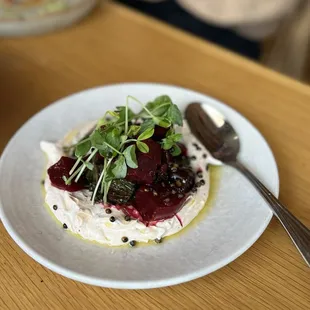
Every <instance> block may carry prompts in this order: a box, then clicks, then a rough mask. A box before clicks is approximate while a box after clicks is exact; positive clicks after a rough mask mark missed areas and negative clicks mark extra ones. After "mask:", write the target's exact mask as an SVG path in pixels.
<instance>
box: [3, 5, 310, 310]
mask: <svg viewBox="0 0 310 310" xmlns="http://www.w3.org/2000/svg"><path fill="white" fill-rule="evenodd" d="M124 81H126V82H127V81H149V82H162V83H169V84H176V85H181V86H185V87H188V88H192V89H194V90H198V91H201V92H203V93H206V94H208V95H210V96H213V97H215V98H218V99H220V100H222V101H223V102H225V103H227V104H229V105H230V106H232V107H233V108H235V109H237V110H238V111H240V112H241V113H242V114H244V115H245V116H246V117H247V118H248V119H249V120H250V121H252V122H253V124H254V125H255V126H257V127H258V128H259V130H260V131H261V132H262V134H264V135H265V137H266V138H267V140H268V142H269V143H270V145H271V148H272V150H273V152H274V154H275V157H276V159H277V162H278V166H279V171H280V179H281V182H280V183H281V190H280V197H281V199H282V201H283V202H284V203H286V204H287V205H288V206H289V208H290V210H291V211H292V212H293V213H294V214H295V215H296V216H298V217H299V218H300V219H301V220H302V221H303V222H304V223H305V224H306V225H307V226H310V203H309V201H310V178H309V175H310V161H309V159H310V139H309V136H310V126H309V124H310V88H309V87H308V86H305V85H303V84H300V83H298V82H296V81H293V80H290V79H288V78H286V77H284V76H281V75H279V74H277V73H274V72H272V71H270V70H268V69H265V68H263V67H261V66H260V65H257V64H254V63H252V62H250V61H247V60H245V59H243V58H241V57H239V56H236V55H234V54H231V53H229V52H227V51H224V50H222V49H220V48H218V47H215V46H213V45H211V44H208V43H206V42H204V41H202V40H200V39H197V38H194V37H193V36H190V35H187V34H185V33H182V32H180V31H178V30H175V29H173V28H171V27H169V26H167V25H165V24H162V23H160V22H157V21H155V20H152V19H150V18H148V17H145V16H142V15H140V14H138V13H136V12H134V11H131V10H129V9H127V8H125V7H123V6H120V5H117V4H114V3H110V2H105V4H104V5H102V7H100V8H98V10H96V11H95V12H94V13H93V14H92V15H91V16H89V18H87V19H85V20H84V21H82V22H81V23H80V24H79V25H77V26H76V27H72V28H69V29H66V30H64V31H61V32H56V33H53V34H49V35H45V36H38V37H29V38H20V39H1V40H0V96H1V97H0V100H1V103H0V150H2V149H3V148H4V146H5V144H6V143H7V142H8V140H9V138H10V137H11V135H12V134H13V133H14V132H15V131H16V130H17V129H18V127H19V126H21V124H22V123H23V122H25V121H26V120H27V119H28V118H30V117H31V116H32V115H33V114H34V113H36V112H37V111H39V110H40V109H42V108H44V107H45V106H47V105H48V104H49V103H51V102H53V101H54V100H56V99H58V98H61V97H63V96H66V95H68V94H71V93H73V92H76V91H80V90H82V89H85V88H89V87H94V86H97V85H103V84H108V83H116V82H124ZM47 126H52V123H51V124H47ZM103 263H104V262H103ZM176 263H177V262H176ZM0 309H10V310H11V309H67V310H68V309H75V310H76V309H109V310H113V309H117V310H119V309H151V310H155V309H171V310H173V309H230V310H233V309H290V310H292V309H310V272H309V268H308V267H306V265H305V263H304V262H303V260H302V259H301V258H300V256H299V254H298V253H297V251H296V249H295V248H294V246H293V245H292V243H291V241H290V239H289V238H288V237H287V235H286V233H285V232H284V230H283V229H282V227H281V225H280V224H279V223H278V222H277V221H276V220H275V219H273V220H272V221H271V223H270V225H269V227H268V228H267V230H266V231H265V232H264V234H263V235H262V237H261V238H260V239H259V240H258V241H257V242H256V243H255V244H254V245H253V246H252V247H251V249H250V250H248V251H247V252H246V253H245V254H244V255H242V256H241V257H240V258H238V259H237V260H236V261H234V262H233V263H231V264H229V265H228V266H226V267H224V268H222V269H221V270H219V271H217V272H215V273H213V274H210V275H208V276H206V277H203V278H201V279H198V280H195V281H192V282H189V283H185V284H182V285H177V286H174V287H167V288H162V289H152V290H135V291H129V290H127V291H125V290H112V289H104V288H99V287H94V286H89V285H85V284H82V283H78V282H74V281H72V280H69V279H66V278H64V277H62V276H60V275H57V274H55V273H53V272H51V271H49V270H47V269H46V268H44V267H42V266H41V265H39V264H38V263H36V262H35V261H34V260H32V259H31V258H30V257H28V256H27V255H26V254H25V253H24V252H23V251H22V250H21V249H20V248H19V247H18V246H17V245H16V244H15V243H14V242H13V241H12V239H11V238H10V237H9V235H8V234H7V232H6V231H5V229H4V228H3V225H2V224H0Z"/></svg>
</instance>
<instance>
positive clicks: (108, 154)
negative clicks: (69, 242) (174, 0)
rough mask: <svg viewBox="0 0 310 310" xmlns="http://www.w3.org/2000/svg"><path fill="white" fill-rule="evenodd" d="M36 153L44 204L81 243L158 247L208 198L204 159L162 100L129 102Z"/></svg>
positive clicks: (183, 123) (164, 98)
mask: <svg viewBox="0 0 310 310" xmlns="http://www.w3.org/2000/svg"><path fill="white" fill-rule="evenodd" d="M131 102H135V103H136V104H139V105H140V106H141V111H140V112H139V113H134V112H133V111H132V110H131V109H130V108H129V103H131ZM41 149H42V150H43V151H44V152H45V153H46V155H47V158H48V168H47V174H46V178H45V180H44V187H45V191H46V196H45V201H46V203H47V204H48V206H49V207H50V208H51V210H52V211H53V213H54V214H55V216H56V218H57V219H58V220H59V221H60V222H61V223H62V225H63V228H64V229H68V230H70V231H72V232H74V233H76V234H79V235H80V236H82V237H83V238H85V239H89V240H93V241H97V242H99V243H103V244H107V245H110V246H119V245H123V244H128V245H130V246H134V245H136V243H137V242H149V241H155V242H157V243H160V242H161V241H162V239H163V238H164V237H167V236H169V235H173V234H175V233H177V232H179V231H180V230H182V229H183V228H184V227H185V226H187V225H188V224H189V223H190V222H191V221H192V220H193V219H194V218H195V217H196V216H197V215H198V213H199V212H200V211H201V210H202V208H203V207H204V205H205V203H206V200H207V198H208V193H209V173H208V155H207V154H208V153H207V151H206V150H205V148H204V147H203V146H201V145H200V144H199V142H198V141H197V139H196V138H195V137H194V136H193V135H192V134H191V132H190V130H189V127H188V125H187V123H186V121H185V120H183V117H182V114H181V112H180V111H179V109H178V107H177V105H176V104H174V103H173V102H172V100H171V99H170V98H169V97H168V96H166V95H163V96H159V97H157V98H155V99H154V100H153V101H151V102H148V103H147V104H143V103H141V102H140V101H139V100H137V99H136V98H134V97H131V96H128V97H127V101H126V104H125V105H124V106H119V107H117V109H116V110H115V111H107V112H106V113H105V115H104V117H103V118H101V119H99V120H98V121H95V122H91V123H88V124H86V125H83V126H81V127H80V128H78V129H77V130H75V131H74V132H71V133H70V134H69V136H67V137H65V138H64V139H62V140H60V141H58V142H56V143H51V142H47V141H42V142H41Z"/></svg>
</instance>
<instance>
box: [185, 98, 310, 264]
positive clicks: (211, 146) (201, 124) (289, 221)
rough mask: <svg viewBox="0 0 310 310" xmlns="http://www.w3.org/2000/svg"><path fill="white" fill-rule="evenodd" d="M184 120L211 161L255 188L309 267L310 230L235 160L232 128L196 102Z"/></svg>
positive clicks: (237, 142) (236, 139)
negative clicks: (229, 170) (224, 166)
mask: <svg viewBox="0 0 310 310" xmlns="http://www.w3.org/2000/svg"><path fill="white" fill-rule="evenodd" d="M185 118H186V119H187V122H188V124H189V127H190V129H191V131H192V133H193V134H194V135H195V136H196V137H197V139H198V140H200V142H201V143H202V144H203V145H204V146H205V147H206V148H207V150H208V151H209V152H210V153H211V155H212V156H213V157H214V158H215V159H217V160H219V161H221V162H222V163H224V164H226V165H229V166H232V167H234V168H236V169H237V170H238V171H240V172H241V173H242V174H243V175H244V176H246V177H247V178H248V180H249V181H250V182H251V183H252V184H253V185H254V186H255V187H256V189H257V190H258V191H259V192H260V194H261V195H262V196H263V197H264V198H265V200H266V201H267V203H268V204H269V206H270V208H271V210H272V211H273V213H274V215H275V216H276V217H277V218H278V219H279V221H280V222H281V224H282V225H283V227H284V228H285V230H286V231H287V233H288V235H289V236H290V237H291V239H292V240H293V242H294V244H295V246H296V247H297V249H298V250H299V252H300V254H301V255H302V256H303V258H304V260H305V261H306V262H307V264H308V266H309V267H310V230H309V229H308V228H307V227H306V226H305V225H303V224H302V223H301V222H300V221H299V220H298V219H297V218H296V217H295V216H294V215H293V214H291V213H290V212H289V211H288V210H287V209H286V207H285V206H284V205H283V204H282V203H281V202H280V201H279V200H278V199H277V198H276V197H275V196H274V195H273V194H272V193H271V192H270V191H269V190H268V189H267V188H266V187H265V186H264V185H263V184H262V183H261V182H260V181H259V180H258V179H257V178H256V177H255V176H254V175H253V174H252V172H250V171H249V170H248V169H247V168H246V167H244V166H243V164H241V163H240V162H239V161H238V159H237V156H238V153H239V150H240V140H239V137H238V135H237V133H236V132H235V130H234V128H233V127H232V126H231V125H230V124H229V123H228V122H227V121H226V120H225V119H224V117H223V116H222V115H221V114H220V113H219V112H218V111H216V110H213V109H210V110H208V114H207V113H206V111H205V110H204V109H203V108H202V106H201V104H199V103H192V104H190V105H189V106H188V107H187V109H186V111H185Z"/></svg>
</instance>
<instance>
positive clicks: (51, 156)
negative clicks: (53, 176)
mask: <svg viewBox="0 0 310 310" xmlns="http://www.w3.org/2000/svg"><path fill="white" fill-rule="evenodd" d="M93 126H94V123H91V124H87V125H86V126H83V127H81V128H79V129H78V130H75V131H74V132H71V133H70V134H69V135H67V137H66V138H64V139H63V140H61V141H58V142H57V143H51V142H45V141H42V142H41V145H40V146H41V149H42V151H43V152H45V153H46V155H47V158H48V163H47V168H48V167H50V166H51V165H53V164H55V163H56V162H57V161H58V160H59V159H60V157H61V156H63V155H64V153H63V146H66V145H70V144H72V143H76V142H77V141H79V140H80V139H81V138H82V137H84V136H85V134H86V133H87V132H89V130H90V129H91V128H92V127H93ZM176 131H177V132H179V133H182V134H183V141H182V142H183V143H184V144H185V146H186V147H187V152H188V156H189V157H192V156H195V157H196V159H195V160H192V161H191V165H192V167H193V170H194V171H198V170H201V171H202V174H203V178H202V179H203V180H204V181H205V184H204V185H203V186H200V187H198V189H197V192H196V193H194V194H191V196H189V197H188V199H187V201H186V203H185V205H184V206H183V207H182V209H181V210H180V211H179V212H178V213H177V216H174V217H173V218H170V219H167V220H164V221H161V222H158V223H157V224H156V225H155V226H148V227H147V226H146V225H144V224H143V223H141V222H139V221H138V220H134V219H132V220H131V221H125V219H124V217H125V214H124V213H123V212H122V211H121V210H117V209H116V208H113V207H112V208H111V210H112V213H111V214H107V213H106V212H105V209H104V207H103V205H102V204H95V205H92V204H91V201H90V197H91V193H90V192H89V191H88V190H82V191H78V192H73V193H70V192H66V191H64V190H60V189H58V188H56V187H53V186H52V185H51V182H50V180H49V177H48V175H47V176H46V179H45V183H44V186H45V190H46V197H45V201H46V203H47V205H48V206H49V207H50V209H51V211H52V212H53V213H54V214H55V216H56V218H57V219H58V220H59V221H60V222H61V223H65V224H66V225H67V227H68V229H69V230H71V231H72V232H73V233H76V234H79V235H80V236H81V237H83V238H84V239H88V240H92V241H97V242H99V243H102V244H107V245H110V246H119V245H123V244H124V242H123V241H122V237H127V238H128V241H131V240H135V241H137V242H148V241H150V240H155V239H161V238H163V237H166V236H170V235H173V234H175V233H177V232H179V231H180V230H182V229H183V228H184V227H186V226H187V225H188V224H189V223H190V222H191V221H192V220H193V219H194V218H195V217H196V216H197V215H198V213H199V212H200V211H201V210H202V209H203V207H204V206H205V203H206V201H207V198H208V194H209V186H210V178H209V173H208V171H207V169H206V166H207V164H208V159H209V158H210V157H209V156H207V157H206V158H204V157H205V156H203V155H204V154H209V153H208V152H207V151H206V149H205V148H204V147H203V146H202V145H201V144H200V143H199V142H198V141H197V139H196V138H195V137H194V136H193V135H192V134H191V132H190V130H189V127H188V125H187V123H186V122H184V125H183V127H182V128H177V129H176ZM195 144H197V145H199V147H200V150H198V151H197V149H196V146H195ZM198 180H200V179H198V177H197V181H198ZM54 205H57V210H54V209H53V206H54ZM111 216H114V217H115V219H116V220H115V222H110V217H111ZM178 218H179V219H180V220H179V219H178ZM180 221H181V222H182V225H183V226H182V225H181V223H180Z"/></svg>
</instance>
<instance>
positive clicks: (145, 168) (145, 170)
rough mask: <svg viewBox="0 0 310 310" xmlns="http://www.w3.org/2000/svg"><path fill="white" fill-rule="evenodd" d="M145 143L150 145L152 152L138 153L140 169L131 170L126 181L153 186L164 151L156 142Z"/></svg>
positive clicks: (148, 140) (148, 141) (147, 141)
mask: <svg viewBox="0 0 310 310" xmlns="http://www.w3.org/2000/svg"><path fill="white" fill-rule="evenodd" d="M143 142H144V143H146V144H147V145H148V147H149V148H150V151H149V152H148V153H142V152H140V151H137V161H138V168H136V169H133V168H129V169H128V172H127V176H126V179H127V180H128V181H131V182H135V183H138V184H151V183H152V182H153V181H154V178H155V176H156V171H157V168H158V167H159V165H160V164H161V154H162V150H161V147H160V145H159V143H157V142H155V141H154V140H151V139H147V140H145V141H143Z"/></svg>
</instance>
